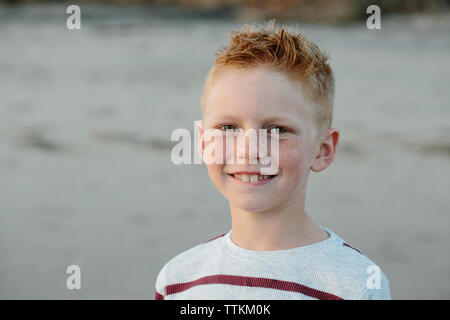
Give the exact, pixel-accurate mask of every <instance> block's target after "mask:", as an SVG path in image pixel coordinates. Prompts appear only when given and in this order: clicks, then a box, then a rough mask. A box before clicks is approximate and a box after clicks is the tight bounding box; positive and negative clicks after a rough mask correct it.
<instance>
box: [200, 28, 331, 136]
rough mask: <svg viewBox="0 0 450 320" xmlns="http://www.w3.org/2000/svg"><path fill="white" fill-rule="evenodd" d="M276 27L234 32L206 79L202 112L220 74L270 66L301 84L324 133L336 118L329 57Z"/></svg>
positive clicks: (296, 36) (308, 42)
mask: <svg viewBox="0 0 450 320" xmlns="http://www.w3.org/2000/svg"><path fill="white" fill-rule="evenodd" d="M274 25H275V23H274V21H273V20H272V22H271V23H269V26H268V27H267V28H264V27H259V28H255V27H252V26H250V25H245V26H244V27H243V28H241V29H238V30H234V31H232V32H231V34H230V41H229V43H228V45H226V46H224V47H223V48H222V49H220V50H219V52H218V53H217V54H216V59H215V61H214V64H213V66H212V67H211V69H210V71H209V73H208V75H207V77H206V80H205V86H204V88H203V92H202V99H201V100H202V102H201V103H202V110H204V108H205V94H206V92H207V91H208V90H209V88H210V87H211V86H212V85H213V84H214V82H215V80H216V78H217V75H218V74H219V73H220V71H223V70H224V69H230V68H238V69H251V68H255V67H259V66H263V67H269V68H271V69H274V70H276V71H279V72H281V73H284V74H286V75H287V76H289V78H290V79H292V80H294V81H300V82H301V84H302V86H303V88H304V94H305V98H306V99H307V101H308V102H310V103H312V105H313V109H314V111H315V119H316V122H317V125H318V128H319V131H320V132H323V131H324V130H327V129H329V128H330V127H331V123H332V118H333V99H334V76H333V71H332V69H331V67H330V65H329V64H328V56H327V55H326V54H324V53H323V52H322V51H320V49H319V47H318V46H317V45H316V44H314V43H313V42H311V41H308V40H307V39H306V37H305V36H304V35H303V34H301V33H298V34H294V33H291V32H289V31H288V30H287V29H286V27H284V26H281V27H279V28H278V29H275V26H274Z"/></svg>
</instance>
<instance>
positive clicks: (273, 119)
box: [212, 114, 295, 125]
mask: <svg viewBox="0 0 450 320" xmlns="http://www.w3.org/2000/svg"><path fill="white" fill-rule="evenodd" d="M212 120H213V121H216V120H222V121H225V120H229V121H236V122H239V121H240V119H239V118H238V117H236V116H234V115H232V114H218V115H216V116H214V117H213V118H212ZM286 121H287V122H288V124H291V123H292V125H295V117H293V116H291V115H288V114H284V115H282V116H280V115H278V116H273V117H268V118H264V119H263V124H264V125H266V124H269V123H274V122H286Z"/></svg>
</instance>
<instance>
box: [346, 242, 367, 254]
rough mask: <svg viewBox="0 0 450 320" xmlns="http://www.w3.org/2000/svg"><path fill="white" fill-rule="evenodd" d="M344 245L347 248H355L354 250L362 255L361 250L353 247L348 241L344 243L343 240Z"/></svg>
mask: <svg viewBox="0 0 450 320" xmlns="http://www.w3.org/2000/svg"><path fill="white" fill-rule="evenodd" d="M344 246H346V247H349V248H352V249H353V250H356V251H358V252H359V253H361V254H362V255H364V253H362V252H361V251H359V250H358V249H356V248H354V247H352V246H351V245H349V244H348V243H345V242H344Z"/></svg>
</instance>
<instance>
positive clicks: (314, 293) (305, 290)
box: [166, 274, 343, 300]
mask: <svg viewBox="0 0 450 320" xmlns="http://www.w3.org/2000/svg"><path fill="white" fill-rule="evenodd" d="M203 284H229V285H235V286H245V287H260V288H270V289H276V290H283V291H292V292H298V293H302V294H304V295H306V296H308V297H312V298H316V299H319V300H343V299H342V298H340V297H338V296H335V295H334V294H331V293H328V292H324V291H320V290H316V289H313V288H310V287H307V286H304V285H302V284H298V283H295V282H288V281H281V280H276V279H269V278H254V277H243V276H231V275H222V274H218V275H212V276H207V277H203V278H200V279H197V280H194V281H191V282H184V283H175V284H171V285H168V286H167V287H166V294H167V295H169V294H175V293H179V292H182V291H185V290H187V289H189V288H192V287H195V286H198V285H203Z"/></svg>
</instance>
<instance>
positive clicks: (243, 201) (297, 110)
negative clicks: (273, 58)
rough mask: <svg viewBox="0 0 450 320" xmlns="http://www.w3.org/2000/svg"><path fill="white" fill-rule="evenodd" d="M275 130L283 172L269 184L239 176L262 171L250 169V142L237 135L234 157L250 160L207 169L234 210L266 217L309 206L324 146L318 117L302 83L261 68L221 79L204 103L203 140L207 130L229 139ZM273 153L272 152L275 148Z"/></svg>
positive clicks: (228, 73)
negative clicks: (309, 186)
mask: <svg viewBox="0 0 450 320" xmlns="http://www.w3.org/2000/svg"><path fill="white" fill-rule="evenodd" d="M273 127H278V130H279V157H278V163H277V165H278V172H277V173H276V174H275V175H274V176H272V177H271V178H270V179H268V180H264V183H261V181H259V180H258V182H256V183H255V182H252V181H248V182H247V181H246V180H247V179H246V178H243V176H242V175H241V176H240V178H241V179H239V176H237V177H236V176H234V175H236V174H238V175H239V174H244V173H245V172H247V173H252V172H259V171H260V168H262V167H263V166H262V165H261V164H260V163H258V164H249V157H248V156H249V151H248V143H249V142H248V138H245V136H244V135H238V138H237V140H236V141H235V147H234V150H233V152H234V156H235V158H234V159H235V160H236V159H237V158H238V157H241V158H245V164H237V163H236V161H234V162H233V163H232V164H227V163H224V164H208V165H207V167H208V173H209V176H210V178H211V180H212V182H213V183H214V185H215V186H216V187H217V189H218V190H219V191H220V192H221V193H222V194H223V195H224V196H225V197H226V198H227V199H228V200H229V201H230V203H231V204H232V205H233V206H235V207H239V208H241V209H243V210H246V211H251V212H263V211H270V210H276V209H281V208H283V207H285V206H287V205H289V204H290V203H293V202H296V201H299V200H302V201H304V197H305V191H306V183H307V179H308V174H309V170H310V169H311V167H312V165H314V162H315V161H317V159H316V158H317V157H316V156H317V153H318V152H319V150H320V148H319V146H320V143H319V139H318V132H317V126H316V123H315V121H314V114H313V111H312V110H311V107H310V106H309V105H308V104H307V103H306V101H305V98H304V94H303V89H302V86H301V85H300V83H297V82H294V81H292V80H290V79H288V78H287V76H286V75H284V74H282V73H280V72H277V71H272V70H269V69H266V68H262V67H258V68H254V69H245V70H237V69H232V70H227V71H224V72H223V73H221V74H220V75H218V78H217V80H216V82H215V84H214V85H213V86H212V87H211V88H210V90H209V92H208V93H207V97H206V99H205V109H204V110H203V128H200V135H199V137H200V139H202V138H203V137H202V135H203V134H204V133H205V130H207V129H220V130H223V132H224V134H225V129H228V130H230V129H231V130H234V129H235V128H236V129H242V130H244V131H245V130H247V129H250V128H252V129H254V130H256V132H257V133H258V130H259V129H269V130H270V129H271V128H273ZM245 139H247V142H245ZM268 140H270V138H268ZM208 143H214V142H203V143H202V141H200V142H199V147H200V152H201V153H202V155H203V156H204V151H205V147H206V146H208ZM246 143H247V146H246ZM224 144H225V143H224ZM268 150H269V153H270V145H268ZM224 152H225V151H224ZM272 156H274V155H272ZM266 167H267V166H266ZM315 171H316V170H315ZM317 171H319V170H317ZM243 180H244V181H243Z"/></svg>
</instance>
